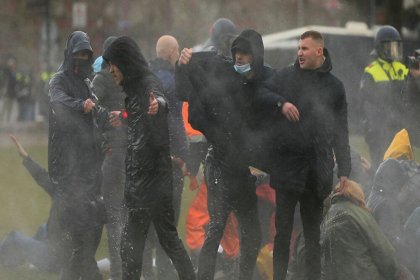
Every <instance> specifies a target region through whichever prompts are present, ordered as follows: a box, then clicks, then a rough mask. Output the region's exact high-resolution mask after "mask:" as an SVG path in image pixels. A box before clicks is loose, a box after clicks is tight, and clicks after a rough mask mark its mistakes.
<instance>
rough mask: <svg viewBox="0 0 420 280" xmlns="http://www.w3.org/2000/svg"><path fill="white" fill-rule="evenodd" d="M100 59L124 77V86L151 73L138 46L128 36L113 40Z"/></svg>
mask: <svg viewBox="0 0 420 280" xmlns="http://www.w3.org/2000/svg"><path fill="white" fill-rule="evenodd" d="M102 57H103V58H104V60H105V61H106V62H108V63H112V64H114V65H116V66H117V67H118V69H119V70H120V71H121V73H122V74H123V76H124V81H123V83H124V84H125V83H127V82H129V81H130V80H132V79H134V78H139V77H144V76H146V75H148V74H150V73H151V72H150V70H149V66H148V63H147V61H146V59H145V58H144V56H143V54H142V53H141V51H140V48H139V46H138V45H137V43H136V42H135V41H134V40H133V39H132V38H130V37H128V36H121V37H118V38H117V39H116V40H114V41H113V42H112V43H111V45H109V47H108V48H107V49H106V50H105V52H104V54H103V55H102Z"/></svg>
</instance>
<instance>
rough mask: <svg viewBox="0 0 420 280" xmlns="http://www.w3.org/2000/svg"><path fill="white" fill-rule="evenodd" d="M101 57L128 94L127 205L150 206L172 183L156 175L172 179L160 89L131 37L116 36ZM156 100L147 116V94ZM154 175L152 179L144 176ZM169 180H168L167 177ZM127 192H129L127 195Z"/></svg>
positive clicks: (165, 118)
mask: <svg viewBox="0 0 420 280" xmlns="http://www.w3.org/2000/svg"><path fill="white" fill-rule="evenodd" d="M103 58H104V59H105V60H106V61H108V62H110V63H112V64H114V65H116V66H117V67H118V69H119V70H120V71H121V72H122V74H123V76H124V80H123V85H122V86H123V90H124V92H125V93H126V94H127V98H126V100H125V107H126V110H127V113H128V117H127V125H128V132H127V133H128V149H127V158H126V188H125V192H126V200H127V204H128V206H129V207H135V206H138V205H141V206H142V207H146V206H147V205H153V204H155V203H156V202H157V201H159V199H160V198H161V195H166V196H171V195H172V186H171V184H159V183H158V182H157V181H158V180H161V178H159V176H168V178H171V176H172V169H171V159H170V156H169V132H168V120H167V114H168V109H167V107H166V104H167V103H166V101H165V99H164V97H163V96H164V95H163V88H162V85H161V84H160V82H159V80H158V78H157V77H156V76H155V75H154V74H153V73H152V72H151V71H150V70H149V66H148V63H147V61H146V60H145V58H144V57H143V55H142V53H141V52H140V49H139V47H138V46H137V44H136V42H134V40H133V39H131V38H129V37H126V36H123V37H119V38H118V39H116V40H115V41H114V42H113V43H112V44H111V45H110V46H109V47H108V48H107V50H106V51H105V53H104V55H103ZM151 92H153V93H154V95H155V96H156V97H157V99H158V101H159V110H158V113H157V115H154V116H151V115H148V114H147V112H148V108H149V98H150V96H149V94H150V93H151ZM150 173H154V174H156V176H155V177H156V178H155V179H154V180H152V181H145V180H144V175H146V176H147V175H149V174H150ZM168 180H169V181H170V179H168ZM127 194H129V195H128V196H127Z"/></svg>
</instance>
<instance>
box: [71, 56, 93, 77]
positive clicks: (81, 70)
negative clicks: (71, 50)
mask: <svg viewBox="0 0 420 280" xmlns="http://www.w3.org/2000/svg"><path fill="white" fill-rule="evenodd" d="M73 70H74V71H76V70H77V72H76V75H78V76H79V77H81V78H83V79H86V78H87V77H89V75H90V74H92V71H93V68H92V63H90V59H80V58H73Z"/></svg>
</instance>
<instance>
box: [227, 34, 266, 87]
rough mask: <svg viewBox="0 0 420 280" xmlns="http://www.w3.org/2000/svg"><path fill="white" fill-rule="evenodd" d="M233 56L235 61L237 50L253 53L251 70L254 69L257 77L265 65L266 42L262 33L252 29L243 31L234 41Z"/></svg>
mask: <svg viewBox="0 0 420 280" xmlns="http://www.w3.org/2000/svg"><path fill="white" fill-rule="evenodd" d="M231 51H232V58H233V61H234V62H236V61H235V55H236V52H237V51H242V52H244V53H247V54H251V55H252V63H251V70H252V71H254V73H255V77H256V79H258V78H259V77H260V75H262V73H263V71H262V70H263V67H264V44H263V40H262V37H261V35H260V34H259V33H258V32H257V31H255V30H252V29H247V30H244V31H242V32H241V34H239V36H238V37H236V39H235V40H234V41H233V43H232V48H231Z"/></svg>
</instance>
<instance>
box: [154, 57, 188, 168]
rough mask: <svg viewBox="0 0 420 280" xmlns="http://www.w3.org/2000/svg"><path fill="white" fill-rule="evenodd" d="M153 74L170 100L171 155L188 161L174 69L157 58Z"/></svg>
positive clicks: (186, 143) (180, 103)
mask: <svg viewBox="0 0 420 280" xmlns="http://www.w3.org/2000/svg"><path fill="white" fill-rule="evenodd" d="M150 68H151V70H152V72H153V73H154V74H155V75H156V76H157V77H158V78H159V80H160V81H161V83H162V86H163V90H164V94H165V97H166V99H167V100H168V108H169V115H168V125H169V140H170V147H171V155H174V156H176V157H179V158H181V159H182V160H184V161H186V160H187V158H188V142H187V135H186V134H185V127H184V119H183V118H182V101H181V100H179V99H178V97H177V95H176V92H175V71H174V67H173V66H172V65H171V64H170V63H169V61H167V60H163V59H161V58H156V59H154V60H152V61H151V62H150Z"/></svg>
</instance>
